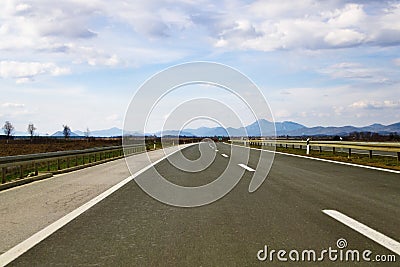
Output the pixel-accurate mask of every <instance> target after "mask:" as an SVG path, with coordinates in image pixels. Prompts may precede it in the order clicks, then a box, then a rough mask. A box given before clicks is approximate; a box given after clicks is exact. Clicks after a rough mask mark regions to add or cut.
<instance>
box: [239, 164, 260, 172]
mask: <svg viewBox="0 0 400 267" xmlns="http://www.w3.org/2000/svg"><path fill="white" fill-rule="evenodd" d="M238 165H239V166H240V167H242V168H243V169H246V170H248V171H250V172H255V171H256V170H254V169H252V168H250V167H249V166H247V165H245V164H243V163H239V164H238Z"/></svg>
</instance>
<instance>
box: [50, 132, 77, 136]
mask: <svg viewBox="0 0 400 267" xmlns="http://www.w3.org/2000/svg"><path fill="white" fill-rule="evenodd" d="M51 136H53V137H63V136H64V133H63V132H62V131H57V132H55V133H53V134H52V135H51ZM69 136H79V135H78V134H76V133H74V132H71V134H70V135H69Z"/></svg>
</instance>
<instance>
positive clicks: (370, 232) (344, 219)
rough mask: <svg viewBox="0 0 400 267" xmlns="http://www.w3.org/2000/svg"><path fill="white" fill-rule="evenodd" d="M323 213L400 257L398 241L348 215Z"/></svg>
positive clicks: (329, 211) (332, 212) (335, 211)
mask: <svg viewBox="0 0 400 267" xmlns="http://www.w3.org/2000/svg"><path fill="white" fill-rule="evenodd" d="M322 212H323V213H325V214H326V215H328V216H330V217H332V218H334V219H335V220H337V221H339V222H341V223H343V224H344V225H346V226H348V227H350V228H351V229H353V230H355V231H357V232H359V233H360V234H362V235H364V236H366V237H368V238H369V239H371V240H373V241H375V242H376V243H378V244H380V245H382V246H384V247H385V248H387V249H389V250H391V251H393V252H394V253H396V254H397V255H400V243H399V242H397V241H396V240H394V239H392V238H390V237H388V236H386V235H384V234H382V233H380V232H378V231H376V230H374V229H372V228H370V227H368V226H366V225H365V224H362V223H360V222H358V221H356V220H354V219H353V218H350V217H349V216H347V215H344V214H343V213H341V212H339V211H337V210H322Z"/></svg>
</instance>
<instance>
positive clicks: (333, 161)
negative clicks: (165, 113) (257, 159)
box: [227, 144, 400, 173]
mask: <svg viewBox="0 0 400 267" xmlns="http://www.w3.org/2000/svg"><path fill="white" fill-rule="evenodd" d="M227 145H229V144H227ZM233 146H238V147H243V148H248V149H254V150H260V151H266V152H270V153H276V154H281V155H286V156H292V157H298V158H305V159H313V160H319V161H324V162H329V163H335V164H342V165H347V166H353V167H359V168H365V169H371V170H376V171H383V172H391V173H400V171H396V170H390V169H383V168H379V167H372V166H366V165H360V164H354V163H348V162H341V161H335V160H330V159H321V158H314V157H307V156H303V155H296V154H289V153H285V152H278V151H272V150H266V149H261V148H253V147H251V148H249V147H244V146H239V145H233Z"/></svg>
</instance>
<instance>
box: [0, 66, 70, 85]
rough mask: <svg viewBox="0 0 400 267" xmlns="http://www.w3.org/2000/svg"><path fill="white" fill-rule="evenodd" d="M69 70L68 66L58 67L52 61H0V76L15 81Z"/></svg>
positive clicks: (24, 80)
mask: <svg viewBox="0 0 400 267" xmlns="http://www.w3.org/2000/svg"><path fill="white" fill-rule="evenodd" d="M69 72H70V70H69V69H68V68H61V67H58V66H57V65H56V64H54V63H41V62H19V61H0V78H4V79H7V78H12V79H15V80H16V82H17V83H23V82H27V81H30V80H33V79H34V78H35V77H36V76H38V75H46V74H47V75H52V76H58V75H63V74H68V73H69Z"/></svg>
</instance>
